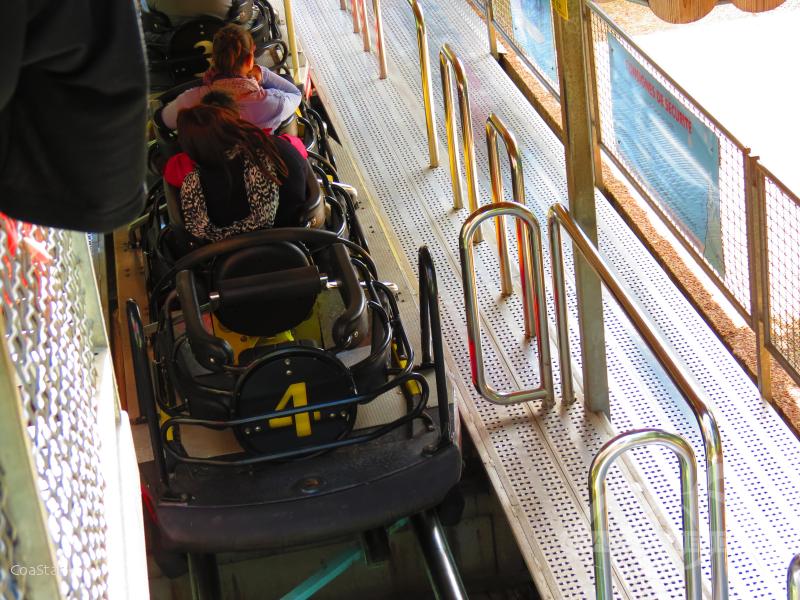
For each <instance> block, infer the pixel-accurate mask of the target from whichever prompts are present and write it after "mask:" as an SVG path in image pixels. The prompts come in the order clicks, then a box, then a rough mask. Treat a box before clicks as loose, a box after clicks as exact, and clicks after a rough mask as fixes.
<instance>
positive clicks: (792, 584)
mask: <svg viewBox="0 0 800 600" xmlns="http://www.w3.org/2000/svg"><path fill="white" fill-rule="evenodd" d="M786 595H787V597H788V598H789V600H800V554H797V555H796V556H795V557H794V558H793V559H792V562H790V563H789V573H788V575H787V576H786Z"/></svg>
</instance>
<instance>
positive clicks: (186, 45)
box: [169, 16, 225, 56]
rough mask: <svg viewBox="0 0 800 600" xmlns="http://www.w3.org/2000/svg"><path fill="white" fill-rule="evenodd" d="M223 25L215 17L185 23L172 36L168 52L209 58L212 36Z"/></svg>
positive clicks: (204, 17) (200, 18)
mask: <svg viewBox="0 0 800 600" xmlns="http://www.w3.org/2000/svg"><path fill="white" fill-rule="evenodd" d="M223 25H225V23H224V22H223V21H222V20H221V19H217V18H216V17H207V16H202V17H197V18H196V19H192V20H191V21H187V22H186V23H184V24H183V25H181V26H180V27H178V28H177V29H176V30H175V33H173V34H172V39H171V40H170V43H169V47H170V52H171V53H173V54H175V55H184V54H194V53H198V54H207V55H209V56H210V55H211V48H212V43H213V40H214V34H216V33H217V31H219V30H220V29H222V26H223ZM206 42H208V44H206Z"/></svg>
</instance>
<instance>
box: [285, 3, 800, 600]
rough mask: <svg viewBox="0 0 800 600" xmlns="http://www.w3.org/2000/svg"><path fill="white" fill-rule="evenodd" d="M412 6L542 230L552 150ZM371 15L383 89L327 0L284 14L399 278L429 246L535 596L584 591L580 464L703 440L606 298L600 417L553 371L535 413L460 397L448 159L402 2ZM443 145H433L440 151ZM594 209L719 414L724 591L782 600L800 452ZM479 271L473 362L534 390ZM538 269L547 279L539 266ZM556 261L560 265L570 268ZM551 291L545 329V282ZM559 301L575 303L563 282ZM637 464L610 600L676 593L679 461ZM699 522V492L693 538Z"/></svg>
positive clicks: (657, 273) (481, 253) (650, 458)
mask: <svg viewBox="0 0 800 600" xmlns="http://www.w3.org/2000/svg"><path fill="white" fill-rule="evenodd" d="M423 8H424V10H425V13H426V18H427V25H428V35H429V43H430V49H431V55H432V56H431V58H432V61H433V66H434V67H436V56H437V54H438V51H439V49H440V48H441V46H442V44H443V43H445V42H447V43H450V44H451V46H452V47H453V49H454V50H455V52H456V54H457V55H458V56H459V57H460V58H461V60H462V61H463V62H464V64H465V65H466V69H467V74H468V78H469V85H470V96H471V102H472V110H473V129H474V131H475V132H476V133H478V132H482V131H483V126H484V123H485V120H486V118H487V116H488V114H489V112H491V111H493V112H495V113H497V114H498V115H499V116H500V117H501V118H502V119H504V120H505V122H506V123H507V124H508V126H509V128H510V129H511V130H512V131H513V132H514V133H515V135H516V136H517V139H518V141H519V144H520V148H521V150H522V152H523V170H524V174H525V185H526V190H527V200H528V206H529V207H530V208H531V209H532V210H533V212H534V213H535V214H536V215H537V217H538V218H539V220H540V222H542V223H544V222H545V212H546V210H547V207H548V206H549V205H551V204H553V203H554V202H564V203H566V184H565V178H564V163H563V148H562V147H561V145H560V142H559V141H558V140H557V139H556V137H555V136H554V135H553V133H552V132H551V131H550V130H549V129H548V128H547V126H546V125H545V124H544V123H543V122H542V120H541V119H540V118H539V116H538V115H537V113H536V112H535V111H534V110H533V108H532V107H530V106H529V104H528V103H527V102H526V100H525V99H524V97H523V96H522V95H521V94H520V93H519V92H518V91H517V89H516V88H515V87H514V85H513V83H512V82H511V81H510V80H508V79H507V77H506V76H505V74H504V73H503V71H502V70H501V68H500V67H499V66H498V65H497V63H496V62H494V61H493V60H492V59H491V57H490V56H489V54H488V50H487V47H488V46H487V44H486V40H485V29H484V27H483V24H482V22H481V21H480V19H479V18H478V16H477V15H476V14H475V13H474V12H473V11H472V10H471V8H470V7H469V6H468V5H467V4H466V3H465V2H463V0H443V1H438V2H434V1H433V0H430V1H429V2H427V3H425V4H424V5H423ZM383 13H384V29H385V35H386V45H387V54H388V63H389V72H390V75H389V78H388V79H387V80H384V81H380V80H379V79H378V69H377V61H376V58H375V56H374V55H373V54H365V53H364V52H363V51H362V46H361V39H360V38H359V37H357V36H356V35H354V34H352V33H351V32H352V19H351V16H350V15H349V14H348V13H345V12H342V11H340V10H339V3H338V2H334V1H332V0H325V1H323V0H302V1H301V2H297V3H296V6H295V19H296V21H297V27H298V33H299V35H300V36H301V42H302V44H303V45H304V47H305V49H306V52H307V55H308V57H309V61H310V63H311V68H312V73H313V76H314V80H315V83H316V84H317V87H318V89H319V91H320V94H321V95H322V97H323V99H324V101H325V102H326V106H327V107H328V110H329V112H330V113H331V116H332V119H333V120H334V123H335V125H336V126H337V130H338V133H339V135H340V136H341V137H342V138H343V141H344V143H345V145H346V146H347V147H348V148H349V150H350V151H351V152H352V154H353V157H354V159H355V161H356V163H357V164H358V165H359V166H360V169H361V174H362V177H363V180H364V181H363V183H364V185H365V187H366V189H367V190H368V191H369V194H370V196H371V198H370V201H371V202H372V203H373V208H374V209H375V211H376V212H377V213H378V214H379V216H380V217H381V219H382V222H383V226H384V228H385V229H386V231H387V232H388V237H389V239H390V241H393V242H394V251H395V253H396V255H397V258H398V260H399V262H400V263H401V267H402V268H403V269H404V270H406V272H407V274H408V276H409V277H412V276H413V271H414V268H415V263H416V252H417V248H418V246H420V245H422V244H427V245H428V246H429V247H430V248H431V250H432V253H433V257H434V260H435V261H436V267H437V271H438V275H439V281H440V295H441V299H440V300H441V305H442V313H443V314H442V319H443V325H444V327H445V341H446V344H447V345H448V346H449V353H450V357H451V367H452V369H453V370H454V372H455V376H456V379H457V392H458V393H459V394H460V396H461V400H462V413H463V414H464V416H465V421H466V423H467V427H468V429H469V432H470V435H471V436H472V437H473V439H474V440H475V442H476V445H477V446H478V448H479V451H480V452H481V454H482V458H483V460H484V462H485V463H486V466H487V471H488V472H489V475H490V477H491V478H492V480H493V483H494V485H495V488H496V489H497V491H498V494H499V496H500V498H501V501H502V502H503V503H504V505H505V506H506V510H507V513H508V515H509V519H510V521H511V524H512V527H513V528H514V531H515V533H516V535H517V539H518V541H519V543H520V546H521V548H522V550H523V554H524V555H525V556H526V560H527V561H528V564H529V567H530V570H531V573H532V576H533V577H534V579H535V581H536V583H537V586H538V588H539V590H540V592H541V593H542V595H543V597H550V598H556V599H562V598H563V599H567V598H592V597H593V596H594V594H593V592H592V589H593V578H592V559H591V540H590V533H589V532H590V530H589V517H588V490H587V476H588V471H589V464H590V462H591V460H592V457H593V456H594V454H595V453H596V452H597V450H598V449H599V447H600V446H601V445H602V444H603V442H604V441H606V440H607V439H608V438H609V437H610V436H611V435H612V434H613V432H615V431H625V430H628V429H632V428H636V427H659V428H664V429H666V430H668V431H673V432H676V433H679V434H681V435H683V436H685V437H686V438H687V439H688V440H689V441H690V443H691V444H692V445H693V447H694V448H695V450H696V452H697V454H698V456H699V457H700V458H702V443H701V440H700V435H699V431H698V430H697V427H696V425H695V424H694V420H693V417H692V416H691V413H690V411H689V409H688V408H687V407H686V406H685V403H684V401H683V400H682V399H681V397H680V396H679V394H678V393H677V391H676V390H675V388H674V386H672V384H671V383H670V382H669V380H668V379H667V377H666V375H665V374H664V373H663V371H662V370H661V369H660V368H659V367H658V365H657V364H655V362H654V361H653V359H652V357H651V356H650V354H649V352H648V351H647V350H646V349H645V348H644V347H643V344H642V343H641V342H640V340H638V338H637V336H636V334H635V332H633V330H632V328H631V327H630V325H629V324H628V323H627V322H626V320H625V318H624V317H623V316H622V315H621V314H620V312H619V310H618V309H617V308H616V307H615V306H614V305H613V301H611V300H607V302H606V305H605V311H606V340H607V345H608V354H609V358H608V372H609V383H610V388H611V390H610V391H611V424H609V423H607V422H606V421H605V419H604V418H602V417H598V416H596V415H593V414H591V413H587V412H586V411H585V410H584V408H583V406H582V403H581V402H580V401H579V402H576V403H575V404H573V405H571V406H565V405H562V404H561V403H560V396H559V392H558V390H559V386H558V374H557V365H556V364H555V363H554V365H553V367H554V371H555V372H556V389H557V402H556V406H555V408H553V409H550V410H543V409H542V408H541V407H540V406H539V405H538V404H527V405H518V406H514V407H500V406H496V405H492V404H489V403H487V402H486V401H485V400H483V399H481V398H480V397H479V396H478V395H477V393H476V392H474V391H473V389H472V386H471V383H470V374H469V361H468V355H467V348H466V335H465V318H464V311H463V296H462V289H461V278H460V268H459V262H458V243H457V236H458V231H459V229H460V226H461V224H462V222H463V221H464V219H465V218H466V216H467V211H466V209H464V210H461V211H457V212H456V211H453V210H452V208H451V205H452V194H451V188H450V179H449V172H448V170H447V166H446V163H445V162H444V161H443V166H442V167H440V168H438V169H436V170H429V169H428V168H427V146H426V142H425V129H424V121H423V114H422V105H421V88H420V83H419V74H418V62H417V47H416V38H415V31H414V21H413V17H412V15H411V11H410V9H409V7H408V4H407V2H406V0H383ZM434 71H438V69H436V68H434ZM434 96H435V102H436V107H437V111H438V114H439V130H440V131H439V139H440V140H441V141H442V142H444V140H445V135H444V126H443V123H442V105H443V104H442V94H441V84H440V81H439V78H438V75H436V76H435V78H434ZM477 137H478V142H479V143H477V145H476V158H477V169H478V173H479V178H480V179H479V189H480V192H481V199H482V202H483V203H485V202H487V201H488V189H489V184H488V162H487V156H486V147H485V143H484V141H483V138H482V135H480V134H478V135H477ZM440 147H441V149H442V150H443V151H444V150H445V147H444V144H443V143H441V144H440ZM443 158H444V156H443ZM507 189H509V188H508V187H507ZM597 205H598V220H599V229H600V230H599V238H600V248H601V251H602V252H603V254H604V255H605V256H606V257H607V258H608V259H609V261H610V262H611V263H612V264H614V265H615V266H616V268H617V270H618V273H619V274H620V275H621V277H622V279H623V280H624V281H625V282H626V283H627V284H628V285H629V286H630V288H631V289H632V290H633V292H634V294H635V295H636V296H637V297H638V299H639V301H640V302H641V303H642V305H643V306H644V307H645V308H646V309H647V310H648V311H649V313H650V314H651V315H652V316H653V318H654V319H655V321H656V322H657V323H658V325H659V327H660V328H661V330H662V332H663V334H664V335H665V336H666V337H667V339H669V341H670V342H671V344H672V345H673V347H674V348H675V350H676V351H677V353H678V355H679V356H680V357H681V358H682V359H683V360H684V361H685V362H686V364H687V365H688V366H689V367H690V368H691V370H692V371H693V373H694V375H695V376H696V377H697V378H698V379H699V381H700V382H701V384H702V385H703V386H704V389H705V390H706V392H707V402H708V404H709V407H710V408H711V410H712V411H713V412H714V414H715V415H716V418H717V420H718V422H719V425H720V428H721V431H722V438H723V444H724V450H725V476H726V477H725V479H726V486H727V488H726V489H727V519H728V523H727V524H728V554H729V564H730V571H731V572H730V585H731V590H730V591H731V593H730V597H731V598H743V599H755V598H769V599H775V598H785V597H786V596H785V594H786V591H785V573H786V567H787V565H788V563H789V561H790V559H791V557H792V556H793V555H794V554H795V553H796V552H798V551H800V491H799V489H798V487H797V486H795V484H794V480H795V478H794V477H793V475H794V469H793V468H792V465H797V464H800V443H798V441H797V440H796V439H795V438H794V436H793V435H792V434H791V433H790V432H789V431H788V429H787V428H786V427H785V425H784V424H783V422H782V421H781V420H780V419H779V417H777V415H776V414H775V413H774V411H773V410H772V409H771V408H770V407H769V406H768V405H766V404H765V403H763V402H762V401H761V400H760V399H759V397H758V394H757V391H756V389H755V388H754V386H753V385H752V383H751V382H750V380H749V379H748V378H747V376H746V375H745V374H744V373H743V372H742V370H741V369H740V368H739V366H738V365H737V364H736V362H735V361H734V360H733V358H732V357H731V356H730V355H729V354H728V353H727V352H726V350H725V349H724V347H723V346H722V345H721V344H720V342H719V341H718V340H717V338H716V337H715V335H714V334H713V332H712V331H710V329H709V328H708V327H707V326H706V324H705V323H704V322H703V321H702V319H701V318H700V317H699V315H697V314H696V312H695V311H694V310H693V309H692V308H691V306H690V305H689V304H688V303H687V302H686V300H685V299H684V298H683V296H682V295H681V294H680V293H679V292H678V290H677V289H676V288H675V287H674V286H673V284H672V283H671V282H670V281H669V280H668V278H667V277H666V276H665V275H664V273H663V272H662V271H661V270H660V268H659V267H658V265H657V264H656V262H655V261H654V260H653V259H652V257H651V256H650V255H649V254H648V253H647V252H646V250H645V249H644V248H643V247H642V246H641V244H640V243H639V242H638V240H636V239H635V237H634V236H633V234H632V233H631V232H630V231H629V230H628V229H627V227H626V226H625V225H624V224H623V222H622V221H621V219H620V218H619V216H618V215H617V214H616V213H615V212H614V210H613V209H612V208H611V207H610V206H609V205H608V204H607V202H606V201H605V199H604V198H603V197H602V196H600V195H598V197H597ZM508 226H509V227H511V224H510V223H509V224H508ZM486 233H487V234H488V233H489V228H488V227H487V228H486ZM510 239H513V237H511V238H510ZM567 260H568V261H569V258H567ZM476 261H477V270H478V280H479V292H478V293H479V297H480V299H481V310H482V319H483V326H484V333H483V338H484V344H485V351H484V352H485V356H484V358H485V360H486V363H487V365H488V366H489V372H490V379H491V382H492V383H493V384H494V385H495V386H496V387H500V388H504V389H508V388H512V387H522V386H530V385H531V384H534V383H535V382H536V380H537V377H538V374H537V372H536V367H535V365H536V360H535V351H534V347H533V345H529V344H528V343H526V342H525V341H524V340H523V335H522V319H521V314H522V307H521V303H520V301H519V298H518V296H517V295H515V296H512V297H511V298H509V299H507V300H502V299H501V297H500V290H499V277H498V264H497V260H496V258H495V253H494V250H493V248H492V242H491V241H490V240H488V241H487V242H485V243H483V244H481V245H480V246H479V247H478V249H477V250H476ZM412 265H413V266H414V267H412ZM545 268H546V271H547V276H548V278H549V273H550V270H549V268H550V267H549V260H548V257H545ZM570 269H571V267H570V265H569V264H568V273H569V272H570ZM568 279H569V278H568ZM412 281H413V279H412ZM569 284H571V282H568V286H569ZM547 287H548V307H549V310H550V315H551V322H552V321H553V318H552V315H554V314H555V313H554V312H553V303H552V294H551V290H550V282H549V279H548V281H547ZM568 293H569V294H572V295H573V296H574V288H572V289H568ZM570 314H571V318H572V321H573V324H574V325H575V327H574V329H573V331H572V334H571V335H572V347H573V348H577V347H578V344H577V335H578V334H577V319H576V318H575V307H574V302H573V303H572V304H571V305H570ZM551 328H552V325H551ZM552 339H555V335H554V331H551V340H552ZM556 355H557V354H556V353H555V350H553V356H554V357H555V356H556ZM576 372H579V369H576ZM635 457H636V458H635V460H632V461H630V462H629V463H628V465H627V467H626V468H625V472H624V473H620V472H619V470H617V472H616V473H615V475H614V476H613V477H612V478H611V479H610V480H609V494H610V496H611V498H612V499H613V501H612V503H611V513H610V524H611V528H612V530H613V531H612V547H611V549H612V553H613V556H614V561H615V571H614V585H615V593H616V596H617V597H619V598H647V599H653V598H659V599H660V598H681V597H683V581H682V575H681V567H680V564H679V562H678V561H679V556H680V554H679V546H680V510H679V491H678V476H677V468H676V465H675V464H673V460H672V459H671V458H670V457H668V456H667V455H666V454H662V453H661V452H660V451H658V450H647V451H643V452H638V453H635ZM701 466H702V461H701ZM637 477H641V479H642V480H643V481H644V482H645V483H646V485H644V486H639V489H636V490H634V489H632V488H631V487H630V485H629V483H628V481H627V480H631V479H636V478H637ZM701 479H702V477H701ZM706 523H707V511H706V502H705V485H704V483H702V482H701V526H702V528H703V530H704V536H705V535H706V531H707V526H706ZM665 542H666V543H667V544H668V545H665ZM703 542H704V543H703V548H702V550H703V563H704V580H705V582H706V588H707V587H708V585H707V582H708V576H709V560H708V556H709V552H708V543H707V539H705V538H704V540H703ZM667 549H668V551H667Z"/></svg>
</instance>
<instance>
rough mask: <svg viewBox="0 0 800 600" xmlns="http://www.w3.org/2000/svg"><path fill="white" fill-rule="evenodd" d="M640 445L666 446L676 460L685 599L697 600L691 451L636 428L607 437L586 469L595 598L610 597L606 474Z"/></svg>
mask: <svg viewBox="0 0 800 600" xmlns="http://www.w3.org/2000/svg"><path fill="white" fill-rule="evenodd" d="M641 446H666V447H667V448H669V449H670V450H672V451H673V452H674V453H675V456H677V457H678V461H679V463H680V473H681V516H682V522H683V576H684V582H685V585H686V599H687V600H700V599H701V598H702V595H703V585H702V579H701V573H700V530H699V529H698V522H699V520H700V517H699V509H698V501H697V467H696V466H695V458H694V452H692V447H691V446H690V445H689V444H688V443H687V442H686V440H684V439H683V438H682V437H680V436H677V435H675V434H674V433H667V432H666V431H660V430H658V429H639V430H634V431H629V432H627V433H623V434H621V435H618V436H616V437H614V438H611V439H610V440H609V441H608V442H606V443H605V444H604V445H603V447H602V448H601V449H600V452H598V453H597V456H595V458H594V460H593V461H592V466H591V468H590V470H589V502H590V506H591V511H592V552H593V554H594V588H595V597H596V598H597V600H612V598H613V597H614V592H613V589H612V588H613V586H612V578H611V556H610V550H609V544H608V538H609V532H608V507H607V503H606V475H607V474H608V470H609V468H611V465H612V464H613V463H614V461H615V460H616V459H617V458H618V457H619V456H620V455H621V454H623V453H624V452H627V451H628V450H630V449H632V448H638V447H641Z"/></svg>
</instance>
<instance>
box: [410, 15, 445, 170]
mask: <svg viewBox="0 0 800 600" xmlns="http://www.w3.org/2000/svg"><path fill="white" fill-rule="evenodd" d="M408 4H409V6H411V10H412V11H413V12H414V22H415V24H416V27H417V47H418V48H419V72H420V77H421V78H422V104H423V106H424V107H425V127H426V128H427V130H428V156H429V158H430V167H431V168H432V169H435V168H436V167H438V166H439V138H438V136H437V135H436V114H435V113H434V109H433V84H432V83H431V58H430V54H429V53H428V31H427V29H426V28H425V13H423V12H422V7H421V6H420V5H419V2H417V0H408Z"/></svg>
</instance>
